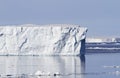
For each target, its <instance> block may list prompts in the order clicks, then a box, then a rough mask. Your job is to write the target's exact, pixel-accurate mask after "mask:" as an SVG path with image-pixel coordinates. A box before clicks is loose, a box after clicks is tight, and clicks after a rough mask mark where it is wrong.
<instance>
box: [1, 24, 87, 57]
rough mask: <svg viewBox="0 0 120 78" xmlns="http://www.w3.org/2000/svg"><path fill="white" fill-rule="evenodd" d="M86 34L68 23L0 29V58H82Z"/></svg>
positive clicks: (84, 29)
mask: <svg viewBox="0 0 120 78" xmlns="http://www.w3.org/2000/svg"><path fill="white" fill-rule="evenodd" d="M86 32H87V28H86V27H81V26H79V25H69V24H50V25H34V24H24V25H13V26H0V55H84V54H85V38H86Z"/></svg>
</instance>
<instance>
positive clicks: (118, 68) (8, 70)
mask: <svg viewBox="0 0 120 78" xmlns="http://www.w3.org/2000/svg"><path fill="white" fill-rule="evenodd" d="M0 77H1V78H2V77H5V78H7V77H11V78H119V77H120V53H90V54H86V55H85V56H80V57H79V56H0Z"/></svg>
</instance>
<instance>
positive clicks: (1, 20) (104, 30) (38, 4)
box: [0, 0, 120, 37]
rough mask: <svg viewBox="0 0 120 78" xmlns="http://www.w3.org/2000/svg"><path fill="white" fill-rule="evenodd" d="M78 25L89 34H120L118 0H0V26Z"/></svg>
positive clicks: (119, 1) (93, 35)
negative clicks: (86, 28)
mask: <svg viewBox="0 0 120 78" xmlns="http://www.w3.org/2000/svg"><path fill="white" fill-rule="evenodd" d="M29 23H30V24H79V25H81V26H85V27H88V30H89V31H88V36H89V37H99V36H100V37H102V36H103V37H111V36H118V37H119V36H120V0H0V25H9V24H29Z"/></svg>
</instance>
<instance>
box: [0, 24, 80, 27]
mask: <svg viewBox="0 0 120 78" xmlns="http://www.w3.org/2000/svg"><path fill="white" fill-rule="evenodd" d="M2 26H6V27H8V26H18V27H19V26H20V27H22V26H23V27H24V26H27V27H32V26H34V27H38V26H51V27H54V26H62V27H81V26H80V25H76V24H46V25H38V24H22V25H0V27H2Z"/></svg>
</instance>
